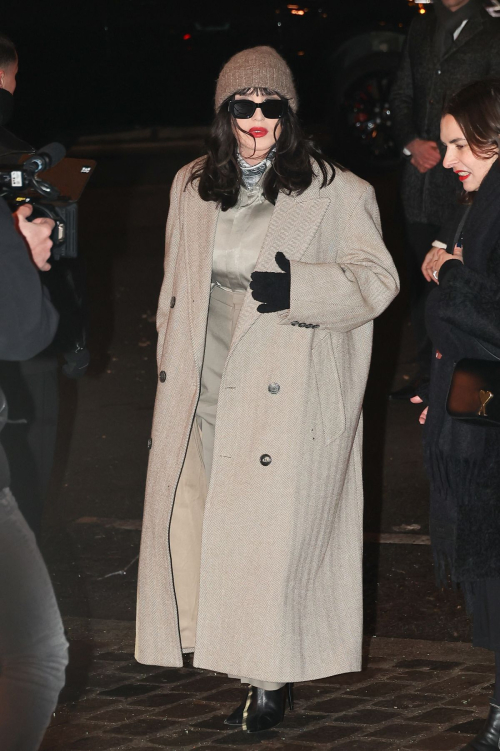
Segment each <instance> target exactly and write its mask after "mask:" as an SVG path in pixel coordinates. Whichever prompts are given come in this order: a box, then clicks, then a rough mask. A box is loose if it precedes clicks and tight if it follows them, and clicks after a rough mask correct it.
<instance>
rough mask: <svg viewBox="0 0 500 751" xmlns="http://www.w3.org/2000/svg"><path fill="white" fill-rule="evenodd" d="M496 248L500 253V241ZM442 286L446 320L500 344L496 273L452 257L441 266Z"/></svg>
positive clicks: (441, 303)
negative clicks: (476, 267) (481, 270)
mask: <svg viewBox="0 0 500 751" xmlns="http://www.w3.org/2000/svg"><path fill="white" fill-rule="evenodd" d="M494 252H495V253H496V255H497V257H499V256H500V243H499V244H498V245H497V248H496V251H494ZM439 288H440V300H439V316H440V318H441V320H442V321H443V322H445V323H448V324H450V325H451V326H453V327H454V328H455V329H457V330H458V331H460V332H463V333H464V334H467V335H468V336H470V337H472V338H474V339H477V340H480V341H481V342H483V343H484V344H485V345H486V346H491V347H493V348H500V284H499V282H498V278H497V277H496V276H493V275H491V274H480V273H479V272H477V271H474V270H473V269H470V268H468V267H467V266H464V265H463V263H460V262H459V261H458V260H451V259H450V260H447V261H446V262H445V263H443V264H442V266H441V268H440V270H439ZM496 354H498V353H496ZM476 356H480V355H476Z"/></svg>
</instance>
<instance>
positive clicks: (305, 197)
mask: <svg viewBox="0 0 500 751" xmlns="http://www.w3.org/2000/svg"><path fill="white" fill-rule="evenodd" d="M329 205H330V199H329V198H326V197H325V198H321V197H320V195H319V183H318V180H317V179H315V180H314V181H313V183H312V184H311V186H310V187H309V188H308V189H307V190H306V191H304V193H302V194H301V195H299V196H295V195H290V196H287V195H286V194H284V193H280V194H279V196H278V200H277V201H276V206H275V207H274V211H273V214H272V217H271V221H270V222H269V227H268V230H267V234H266V237H265V239H264V242H263V244H262V248H261V251H260V254H259V258H258V260H257V263H256V266H255V270H256V271H279V268H278V266H277V265H276V261H275V255H276V253H277V252H278V251H280V250H281V251H282V252H283V253H284V254H285V256H286V257H287V258H288V259H289V260H290V261H300V260H301V258H302V257H303V256H304V254H305V253H306V251H307V249H308V247H309V245H310V243H311V241H312V239H313V237H314V235H315V234H316V232H317V230H318V227H319V225H320V224H321V221H322V219H323V217H324V215H325V213H326V210H327V208H328V206H329ZM258 305H259V303H258V302H256V301H255V300H254V299H253V297H252V293H251V290H250V289H247V291H246V295H245V299H244V301H243V306H242V308H241V311H240V315H239V318H238V323H237V325H236V329H235V331H234V335H233V340H232V342H231V347H230V350H229V357H230V356H231V354H232V352H233V351H234V349H235V347H236V346H237V345H238V343H239V342H240V341H241V339H242V337H243V336H244V335H245V334H246V332H247V331H248V330H249V328H250V327H251V326H252V325H253V324H254V323H255V321H256V320H257V319H258V318H259V317H260V316H261V315H277V314H276V313H258V312H257V306H258Z"/></svg>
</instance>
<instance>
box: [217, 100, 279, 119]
mask: <svg viewBox="0 0 500 751" xmlns="http://www.w3.org/2000/svg"><path fill="white" fill-rule="evenodd" d="M257 107H260V109H261V112H262V114H263V115H264V117H265V118H266V119H267V120H279V118H280V117H283V115H286V113H287V112H288V102H287V101H286V100H283V99H266V101H265V102H252V100H251V99H232V100H231V101H230V102H229V112H230V113H231V114H232V116H233V117H235V118H236V119H237V120H248V118H250V117H253V116H254V114H255V110H256V109H257Z"/></svg>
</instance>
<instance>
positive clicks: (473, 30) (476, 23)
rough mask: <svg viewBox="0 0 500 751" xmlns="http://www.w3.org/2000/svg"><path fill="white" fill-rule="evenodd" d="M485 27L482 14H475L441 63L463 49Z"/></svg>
mask: <svg viewBox="0 0 500 751" xmlns="http://www.w3.org/2000/svg"><path fill="white" fill-rule="evenodd" d="M483 26H484V19H483V17H482V14H481V13H475V14H474V15H473V16H472V17H471V18H469V20H468V21H467V23H466V24H465V26H464V28H463V29H462V31H461V32H460V34H459V35H458V37H457V39H456V40H455V41H454V42H453V44H452V45H451V47H450V49H449V50H448V51H447V52H446V53H445V54H444V55H443V58H442V60H441V62H443V60H447V59H448V58H449V57H451V56H452V55H453V54H455V52H457V50H459V49H460V48H461V47H463V46H464V44H465V43H466V42H468V41H469V39H472V37H475V36H476V34H478V33H479V32H480V31H482V29H483Z"/></svg>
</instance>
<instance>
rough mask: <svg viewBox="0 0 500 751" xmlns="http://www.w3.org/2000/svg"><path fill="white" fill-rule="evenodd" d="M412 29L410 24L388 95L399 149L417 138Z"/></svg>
mask: <svg viewBox="0 0 500 751" xmlns="http://www.w3.org/2000/svg"><path fill="white" fill-rule="evenodd" d="M413 28H414V26H413V24H412V25H411V26H410V28H409V30H408V35H407V37H406V39H405V42H404V45H403V49H402V52H401V60H400V64H399V69H398V72H397V74H396V78H395V81H394V84H393V86H392V90H391V94H390V105H391V114H392V119H393V128H394V135H395V137H396V141H397V142H398V144H399V147H400V148H401V149H404V148H405V147H406V146H407V144H409V143H411V142H412V141H413V140H415V139H416V138H419V133H418V130H417V124H416V117H415V111H414V100H413V72H412V66H411V57H410V47H411V43H412V36H413Z"/></svg>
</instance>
